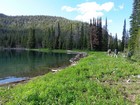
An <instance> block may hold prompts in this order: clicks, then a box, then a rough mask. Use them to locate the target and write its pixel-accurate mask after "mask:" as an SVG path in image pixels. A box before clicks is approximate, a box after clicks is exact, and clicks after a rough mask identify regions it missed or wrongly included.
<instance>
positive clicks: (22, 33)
mask: <svg viewBox="0 0 140 105" xmlns="http://www.w3.org/2000/svg"><path fill="white" fill-rule="evenodd" d="M108 38H110V39H111V38H112V40H110V41H112V43H111V42H110V43H109V44H108ZM114 41H115V38H113V37H112V36H110V37H108V32H107V20H106V25H105V26H104V28H102V19H101V18H98V19H93V20H90V24H89V23H84V22H80V21H72V20H68V19H65V18H62V17H55V16H7V15H4V14H0V47H1V48H48V49H90V50H107V48H110V47H112V48H113V47H114V48H115V46H114V45H115V44H114V43H113V42H114Z"/></svg>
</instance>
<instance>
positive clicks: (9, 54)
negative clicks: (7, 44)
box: [0, 50, 74, 85]
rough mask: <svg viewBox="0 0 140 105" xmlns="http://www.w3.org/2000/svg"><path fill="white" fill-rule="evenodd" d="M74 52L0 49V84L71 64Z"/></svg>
mask: <svg viewBox="0 0 140 105" xmlns="http://www.w3.org/2000/svg"><path fill="white" fill-rule="evenodd" d="M72 57H74V55H72V54H64V53H45V52H36V51H24V50H0V85H1V84H5V83H11V82H16V81H21V80H25V79H28V78H32V77H35V76H38V75H43V74H46V73H48V72H50V71H51V68H58V67H64V66H67V65H69V64H70V62H69V59H70V58H72Z"/></svg>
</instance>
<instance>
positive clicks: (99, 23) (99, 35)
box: [96, 18, 102, 51]
mask: <svg viewBox="0 0 140 105" xmlns="http://www.w3.org/2000/svg"><path fill="white" fill-rule="evenodd" d="M96 31H97V33H96V34H97V38H98V42H99V44H98V50H100V51H101V50H102V18H98V19H97V30H96Z"/></svg>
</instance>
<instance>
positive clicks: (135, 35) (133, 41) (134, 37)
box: [129, 0, 140, 58]
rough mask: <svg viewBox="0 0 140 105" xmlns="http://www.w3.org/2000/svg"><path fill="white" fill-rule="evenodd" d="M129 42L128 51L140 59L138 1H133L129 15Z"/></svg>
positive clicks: (139, 12) (139, 8) (139, 10)
mask: <svg viewBox="0 0 140 105" xmlns="http://www.w3.org/2000/svg"><path fill="white" fill-rule="evenodd" d="M130 24H131V28H130V42H129V49H130V51H131V52H132V53H134V55H135V56H137V58H140V1H139V0H134V1H133V11H132V15H131V21H130Z"/></svg>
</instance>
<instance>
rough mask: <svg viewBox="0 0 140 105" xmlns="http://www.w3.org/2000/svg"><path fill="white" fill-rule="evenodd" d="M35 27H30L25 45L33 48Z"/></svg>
mask: <svg viewBox="0 0 140 105" xmlns="http://www.w3.org/2000/svg"><path fill="white" fill-rule="evenodd" d="M35 44H36V43H35V29H34V28H30V30H29V36H28V41H27V46H28V48H35Z"/></svg>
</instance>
